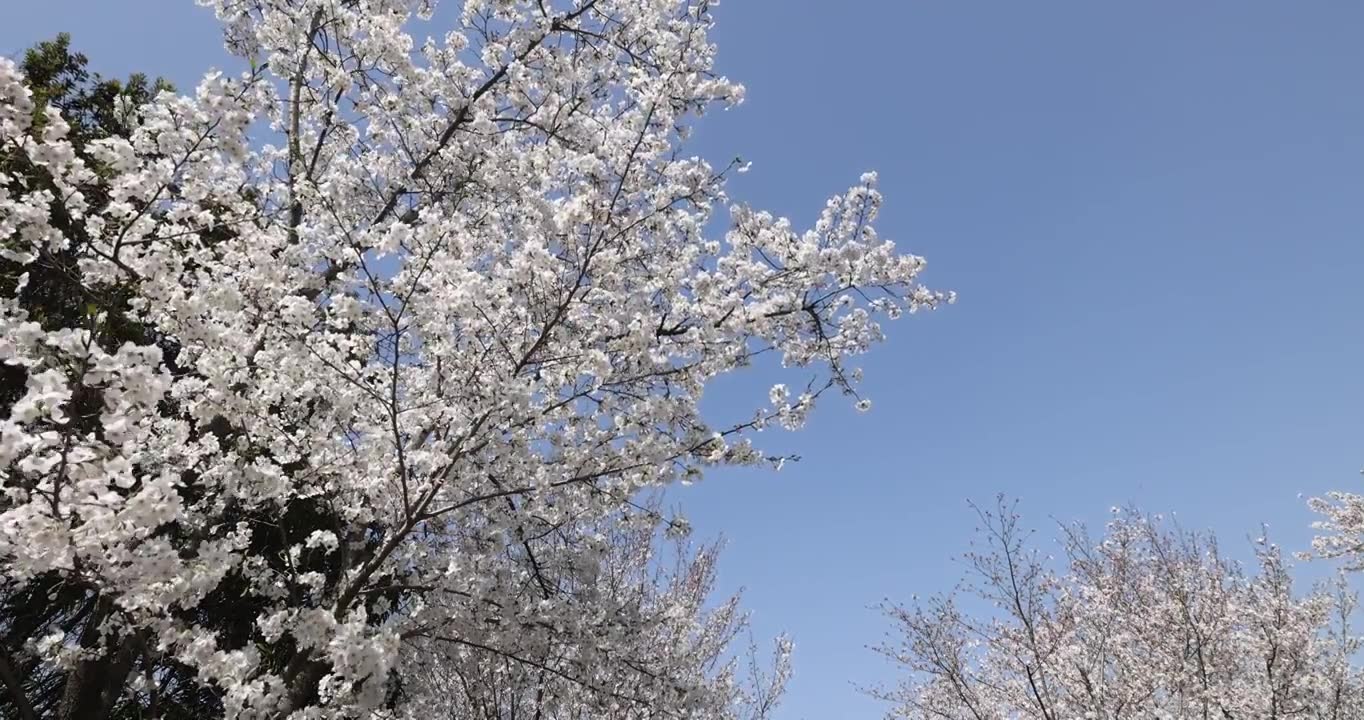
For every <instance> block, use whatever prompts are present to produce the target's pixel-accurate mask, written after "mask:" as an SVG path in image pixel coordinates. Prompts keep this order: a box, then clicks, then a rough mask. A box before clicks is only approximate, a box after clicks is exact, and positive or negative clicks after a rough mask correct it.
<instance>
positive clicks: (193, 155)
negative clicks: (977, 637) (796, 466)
mask: <svg viewBox="0 0 1364 720" xmlns="http://www.w3.org/2000/svg"><path fill="white" fill-rule="evenodd" d="M206 4H209V5H211V6H212V7H213V8H214V10H215V11H216V12H217V15H218V17H219V18H220V19H221V20H222V22H223V23H224V25H225V27H226V34H227V39H228V46H229V48H230V49H231V50H233V51H234V52H236V53H238V54H240V55H242V56H244V57H246V58H248V59H249V60H250V65H251V69H250V71H249V72H246V73H244V74H243V75H241V76H238V77H230V76H227V75H223V74H220V73H212V74H209V75H207V76H206V77H205V78H204V80H203V81H202V82H201V83H200V85H199V86H198V88H197V89H196V91H195V92H194V93H193V94H192V95H186V96H181V95H175V94H172V93H163V94H162V95H161V96H159V97H158V98H157V99H156V100H155V101H154V102H152V103H150V104H147V105H145V106H142V107H138V108H126V111H127V113H128V118H129V123H130V125H131V132H130V134H129V136H128V137H126V138H124V137H117V136H115V137H110V138H106V139H102V140H98V141H95V142H92V143H90V144H89V145H88V146H87V147H85V148H83V149H82V150H81V151H80V152H77V151H76V149H75V147H74V146H73V145H72V144H71V143H70V142H69V141H68V140H67V138H66V134H67V132H68V127H67V125H66V123H65V122H64V121H63V120H62V118H61V117H60V113H59V112H58V111H57V110H56V109H55V108H49V109H47V111H46V112H45V113H41V114H42V115H43V116H44V118H45V120H44V121H43V122H41V123H36V122H35V120H34V117H35V114H34V108H33V107H32V99H31V96H30V93H29V91H28V89H27V88H26V87H25V86H24V84H23V78H22V77H21V75H20V73H19V72H18V71H17V69H16V66H15V65H14V63H12V62H10V61H8V60H0V144H2V145H3V146H4V147H5V148H6V150H7V151H10V152H13V153H16V154H17V156H19V157H22V158H24V159H25V160H26V162H27V163H28V164H29V165H30V166H31V167H33V168H38V169H39V170H40V171H41V173H40V175H41V180H40V181H39V180H34V179H33V178H32V177H30V176H28V175H22V176H21V175H20V174H17V173H15V172H12V171H10V170H5V171H4V174H3V175H0V239H3V248H2V249H0V253H2V254H3V257H4V259H5V260H6V261H8V262H11V263H17V264H19V265H30V264H39V263H42V262H44V258H46V257H50V256H53V255H54V254H58V253H62V252H73V253H75V254H76V255H77V256H78V257H76V259H75V267H76V268H77V272H78V274H79V278H78V281H79V282H80V283H81V284H82V286H83V287H85V288H88V289H89V290H90V292H91V294H92V297H95V296H98V297H108V293H103V294H101V293H100V292H97V289H99V288H110V287H116V288H120V289H121V292H122V293H123V294H122V295H120V297H126V300H123V301H120V303H119V304H118V305H117V306H110V305H104V306H101V305H99V304H98V303H92V305H91V308H90V312H89V314H88V318H86V319H85V320H84V321H82V322H80V323H74V324H53V323H52V322H51V321H50V320H48V319H45V318H43V317H38V316H35V315H34V314H32V313H31V312H30V308H29V307H28V306H26V304H25V301H24V295H23V287H24V284H25V283H26V282H27V276H20V277H19V279H18V281H17V282H16V283H15V287H14V288H13V289H12V292H10V293H9V296H8V297H5V298H3V299H0V360H3V361H4V362H5V363H6V364H8V365H10V366H14V367H19V368H22V369H23V370H24V372H25V377H26V391H25V392H24V393H23V394H22V397H21V398H20V399H19V400H18V401H17V402H15V403H14V405H13V407H12V408H11V409H10V412H9V415H8V417H6V418H5V419H4V422H3V426H0V467H3V468H4V474H3V483H4V491H5V502H4V504H3V506H0V509H3V512H2V513H0V569H3V575H5V576H6V577H8V578H11V579H13V580H14V581H16V582H20V583H22V582H26V581H31V580H33V579H36V578H40V577H50V576H53V574H55V575H56V576H57V577H60V578H62V579H63V582H69V583H75V584H77V585H78V586H79V587H82V588H85V589H86V590H87V591H88V592H89V593H94V594H95V595H97V596H98V597H99V598H100V599H101V602H102V603H103V605H102V606H101V607H103V608H105V609H104V610H103V611H102V613H103V614H102V615H100V622H101V626H100V630H99V632H100V633H102V634H103V635H102V636H103V637H106V638H107V639H108V641H109V642H116V641H117V639H118V638H135V639H136V641H137V647H140V648H144V649H148V650H149V652H150V651H154V652H155V653H158V654H160V656H164V657H168V658H173V659H174V661H175V662H177V663H181V664H183V665H184V666H187V667H189V668H191V669H193V670H194V671H195V672H197V673H198V677H199V678H201V680H202V681H203V682H205V683H207V684H209V685H211V686H213V687H214V688H216V689H217V690H218V691H220V692H221V693H222V696H223V704H224V712H225V713H226V714H227V715H228V716H230V717H282V716H290V717H298V718H304V717H308V718H313V717H316V718H321V717H350V716H353V715H354V714H355V713H356V712H358V709H360V708H373V707H378V706H388V707H398V708H399V710H398V712H401V709H400V708H401V703H397V701H395V699H394V698H395V697H396V696H395V694H394V692H393V687H394V682H393V678H395V677H401V676H402V675H403V674H404V673H405V672H407V671H408V669H409V668H408V666H407V665H405V663H410V662H413V660H412V657H413V653H411V652H409V651H408V650H409V649H410V647H412V646H413V644H414V643H419V642H420V641H423V640H424V639H430V638H434V637H444V638H456V639H459V638H466V639H467V638H472V637H478V638H479V642H480V643H481V644H484V645H486V646H487V647H494V648H496V647H500V646H504V645H505V646H512V645H518V644H524V643H526V642H528V641H527V633H534V632H541V633H547V634H556V635H563V636H567V637H574V638H579V639H581V641H582V642H583V643H590V644H591V645H592V647H594V648H596V650H597V651H600V652H602V653H609V652H610V649H611V648H612V647H613V646H614V645H615V644H617V643H625V642H628V639H629V637H630V635H631V628H629V627H628V626H623V625H619V624H618V625H613V626H611V630H610V632H604V633H595V632H594V626H592V625H591V623H592V622H593V618H600V617H601V616H602V615H603V614H609V613H610V612H612V609H611V608H609V607H605V606H594V605H593V603H594V602H597V600H596V599H594V598H598V597H609V594H600V593H596V594H594V593H592V592H576V591H574V592H570V591H568V590H565V589H564V588H582V587H590V586H591V584H592V583H591V578H590V577H588V576H587V575H588V574H590V573H592V572H595V570H594V568H596V567H597V565H595V564H594V562H593V561H594V558H597V557H598V554H599V553H600V552H601V550H602V547H601V545H600V542H599V541H598V540H594V539H593V536H592V535H591V534H588V533H581V532H578V529H579V528H581V527H583V525H582V524H583V523H593V522H599V521H603V520H606V519H614V521H618V522H630V521H631V520H632V518H633V519H639V520H641V521H643V522H657V521H658V518H657V517H656V516H655V515H656V513H653V512H652V511H649V510H648V509H647V508H645V509H640V508H639V507H637V506H636V503H635V500H634V498H635V496H636V494H637V493H638V492H639V491H641V490H643V489H646V488H651V487H657V486H662V485H666V484H668V483H670V482H672V481H674V480H677V479H681V478H687V477H690V476H693V475H695V474H698V473H699V472H700V471H701V470H702V469H703V468H705V467H709V466H715V465H735V464H754V463H762V462H767V461H771V460H774V458H769V457H766V456H765V455H764V454H763V453H761V452H760V451H759V450H758V449H757V448H755V447H753V446H752V445H751V444H750V436H751V434H752V432H754V431H757V430H761V429H762V428H763V427H764V426H766V425H768V424H770V423H774V422H775V423H780V424H782V425H784V426H786V427H797V426H799V425H800V424H801V422H802V420H803V418H804V417H805V416H806V414H807V413H808V412H809V410H810V409H811V408H812V407H813V406H814V404H815V402H816V400H817V399H818V398H819V397H820V396H821V395H823V394H824V393H826V392H827V391H829V390H835V391H841V392H843V393H850V394H851V393H855V392H856V390H855V387H856V383H857V381H858V378H859V376H858V373H857V372H856V370H855V369H854V368H852V367H850V366H849V365H848V362H849V359H850V358H852V357H853V356H855V355H858V354H860V353H862V352H864V351H866V350H867V349H868V348H870V347H871V346H872V345H873V344H875V343H876V342H877V341H879V340H880V339H881V324H880V323H881V322H882V320H884V319H889V318H895V317H897V316H899V315H900V314H901V313H902V312H913V311H915V310H918V309H921V308H929V307H933V306H935V305H937V304H938V303H940V302H944V301H947V300H950V296H949V295H944V294H942V293H937V292H933V291H930V290H927V289H925V288H924V287H922V286H921V285H919V283H918V280H917V276H918V274H919V273H920V271H921V270H922V269H923V267H924V262H923V260H922V259H921V258H918V257H915V256H913V255H907V254H904V253H902V252H900V251H899V250H898V249H897V248H896V247H895V246H894V245H893V244H892V243H890V242H889V241H886V240H883V239H881V238H880V237H879V236H878V235H877V233H876V231H875V229H874V224H873V223H874V220H875V218H876V215H877V211H878V209H879V207H880V204H881V196H880V194H879V193H878V192H877V190H876V182H875V181H876V177H875V175H874V174H867V175H864V176H863V177H862V178H861V180H860V182H859V184H858V185H857V186H855V187H854V188H852V189H851V190H849V191H848V192H847V193H845V194H842V195H839V196H836V197H834V198H833V199H831V200H830V201H829V202H828V204H827V206H826V207H825V208H824V210H823V212H822V213H821V215H820V217H819V220H818V221H817V222H816V223H815V225H814V227H813V228H812V229H810V230H807V231H803V232H802V231H796V230H795V229H793V228H792V226H791V224H790V223H789V222H788V221H786V220H784V219H781V218H776V217H773V216H772V215H770V214H768V213H764V212H761V211H757V210H753V209H749V208H746V207H733V208H730V214H731V220H730V227H729V229H728V231H727V232H725V233H724V234H723V235H722V236H720V237H714V238H712V237H710V236H708V234H707V227H708V226H709V224H710V221H711V218H712V215H713V213H714V212H715V210H716V208H717V207H724V206H726V205H727V204H728V202H729V201H728V198H727V197H726V196H725V194H724V182H725V179H726V176H727V174H728V173H729V172H731V171H734V170H736V169H737V166H735V165H730V166H727V167H724V168H720V169H718V170H717V169H716V168H713V167H712V166H711V165H709V164H707V163H706V162H705V161H703V160H701V159H698V158H695V157H691V156H689V155H687V154H686V153H685V152H684V150H683V148H684V147H685V141H686V139H687V137H688V135H689V132H690V128H691V126H692V123H693V122H694V121H695V119H696V118H698V117H700V116H701V115H703V114H704V113H705V112H707V111H708V110H711V109H713V108H716V107H724V106H729V105H734V104H736V103H738V102H739V101H740V100H741V99H742V97H743V91H742V88H741V86H739V85H737V84H735V83H733V82H730V81H729V80H727V79H725V78H723V77H720V76H718V75H717V74H716V73H715V72H714V70H713V62H714V53H715V50H714V47H713V46H712V45H711V44H710V42H709V41H708V39H707V32H708V30H709V28H710V26H711V13H710V8H711V5H712V3H709V2H706V1H705V0H691V1H682V2H679V1H677V0H575V1H574V2H558V3H556V2H550V1H549V0H524V1H512V0H492V1H485V0H468V1H466V2H464V3H463V4H462V5H461V6H460V7H458V8H457V10H458V12H457V13H456V14H457V16H458V19H457V20H456V21H455V22H454V23H453V27H451V28H450V29H449V31H448V32H447V33H445V34H444V35H442V36H439V37H434V38H417V37H413V36H412V35H411V34H409V32H408V28H409V27H410V25H411V22H412V20H413V18H414V16H417V17H424V18H425V17H429V16H430V15H431V13H432V12H433V11H434V5H435V3H434V2H428V1H424V0H361V1H357V0H214V1H213V2H208V3H206ZM39 110H42V109H41V108H39ZM267 128H268V132H267ZM267 141H268V142H267ZM96 187H98V188H99V192H98V193H96V192H94V189H95V188H96ZM58 219H60V220H61V222H58ZM70 228H74V230H72V229H70ZM76 235H79V238H77V237H75V236H76ZM76 240H79V242H78V243H77V242H75V241H76ZM35 267H36V265H35ZM116 319H117V320H120V321H123V320H127V321H130V322H136V323H140V324H141V325H143V326H145V327H147V328H149V329H150V332H151V334H152V336H153V337H154V338H155V341H154V342H149V343H134V342H124V343H121V344H116V343H113V342H111V341H110V340H109V338H110V337H111V336H110V334H109V333H108V332H106V330H107V327H108V325H109V324H110V323H112V322H114V320H116ZM765 353H771V354H775V355H777V356H779V357H780V358H781V359H782V362H783V364H784V365H786V366H787V367H789V368H792V369H791V370H790V371H789V372H791V373H793V374H794V375H795V376H796V377H797V378H798V379H797V382H798V383H799V385H798V386H799V387H800V388H802V389H801V390H800V391H799V392H798V393H797V394H796V395H795V396H794V397H792V395H791V393H790V392H789V391H787V390H785V388H782V389H781V390H780V391H777V390H774V391H773V392H772V393H771V396H770V398H763V399H761V401H759V399H758V398H755V402H754V406H753V411H752V413H751V414H748V415H745V416H742V417H737V418H730V419H727V420H726V421H725V422H723V423H721V424H713V423H711V422H708V421H707V420H706V419H703V418H702V416H701V414H700V413H699V411H698V403H699V401H700V400H701V397H702V394H703V392H704V390H705V388H706V386H707V384H708V383H709V382H710V381H711V380H712V379H713V378H715V377H717V376H720V375H723V374H725V373H727V372H730V371H732V370H734V369H736V368H740V367H743V366H745V365H747V364H749V363H750V362H751V361H752V360H753V358H755V357H756V356H758V355H761V354H765ZM539 542H544V543H547V547H551V548H552V551H551V552H549V553H548V555H549V557H547V558H541V557H539V556H537V555H536V553H535V549H536V543H539ZM271 543H274V545H272V544H271ZM276 546H277V547H276ZM266 547H271V548H275V549H277V550H278V552H275V551H274V550H272V551H270V552H266V551H264V550H263V548H266ZM537 574H539V575H540V580H539V581H537V582H536V586H537V587H536V589H534V590H531V589H529V588H531V585H530V582H531V580H532V579H533V578H535V577H536V575H537ZM541 581H543V584H540V582H541ZM224 597H228V598H230V601H232V602H240V603H245V604H246V605H247V606H249V607H252V608H254V609H256V610H257V611H258V613H259V619H258V620H257V621H256V623H255V624H254V626H253V627H252V628H251V629H250V631H249V632H248V633H226V632H221V631H218V630H215V629H214V627H212V626H211V623H209V621H208V620H206V619H205V618H206V617H208V616H207V615H206V614H205V611H204V610H203V608H205V607H206V603H209V604H211V603H218V602H220V601H222V599H223V598H224ZM646 634H647V633H646ZM229 636H230V637H229ZM513 639H514V642H513ZM35 647H37V648H38V650H37V651H38V652H41V653H44V656H45V657H46V658H47V659H48V660H49V661H50V662H53V663H58V664H65V665H67V666H72V667H74V666H76V665H78V664H79V663H81V662H83V661H84V660H82V656H81V653H80V652H79V651H78V649H76V648H73V646H72V644H71V643H70V642H66V641H63V639H62V638H61V637H53V638H49V641H47V642H45V643H39V644H38V645H37V646H35ZM579 647H584V646H582V645H580V646H579ZM698 672H699V671H698ZM636 679H637V680H638V684H637V687H636V690H637V695H638V696H640V697H647V698H653V699H656V700H657V699H660V698H665V697H666V698H671V699H670V700H669V701H668V704H667V706H668V707H671V708H673V710H672V712H674V713H675V714H677V715H684V716H685V715H696V714H702V713H705V712H708V711H709V710H711V709H713V708H711V707H710V706H708V705H707V704H706V703H707V702H708V701H707V697H708V696H706V695H705V694H704V693H700V692H699V691H698V692H693V689H692V688H694V687H695V688H699V687H700V686H701V685H702V684H703V683H702V681H701V678H700V677H699V676H697V677H682V678H676V677H669V678H666V679H662V678H660V677H657V676H656V677H653V678H652V679H650V677H649V676H648V674H647V673H642V674H641V675H640V676H639V677H638V678H636ZM689 683H690V684H689ZM135 689H136V688H135ZM143 690H144V691H145V690H146V688H143ZM395 703H397V705H395Z"/></svg>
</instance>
